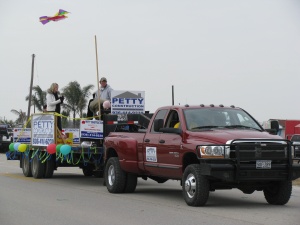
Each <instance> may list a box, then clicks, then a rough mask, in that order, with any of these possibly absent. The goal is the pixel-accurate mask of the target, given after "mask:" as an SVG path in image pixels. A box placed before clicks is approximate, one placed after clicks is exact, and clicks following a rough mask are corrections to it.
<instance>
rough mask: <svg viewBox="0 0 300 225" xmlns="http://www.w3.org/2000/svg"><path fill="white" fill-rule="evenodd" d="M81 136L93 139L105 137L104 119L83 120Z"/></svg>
mask: <svg viewBox="0 0 300 225" xmlns="http://www.w3.org/2000/svg"><path fill="white" fill-rule="evenodd" d="M80 137H81V138H91V139H102V138H103V121H102V120H81V122H80Z"/></svg>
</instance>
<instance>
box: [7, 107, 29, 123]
mask: <svg viewBox="0 0 300 225" xmlns="http://www.w3.org/2000/svg"><path fill="white" fill-rule="evenodd" d="M10 111H11V112H12V113H14V114H15V115H17V116H18V118H17V120H16V121H15V124H22V126H23V125H25V123H26V120H27V116H26V112H23V111H22V109H20V110H19V111H18V110H16V109H12V110H10Z"/></svg>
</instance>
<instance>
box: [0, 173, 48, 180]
mask: <svg viewBox="0 0 300 225" xmlns="http://www.w3.org/2000/svg"><path fill="white" fill-rule="evenodd" d="M0 176H3V177H10V178H14V179H20V180H27V181H33V182H42V181H43V180H42V179H35V178H33V177H25V176H22V175H19V174H12V173H0Z"/></svg>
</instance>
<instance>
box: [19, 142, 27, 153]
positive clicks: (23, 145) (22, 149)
mask: <svg viewBox="0 0 300 225" xmlns="http://www.w3.org/2000/svg"><path fill="white" fill-rule="evenodd" d="M26 149H27V145H26V144H20V145H19V147H18V150H19V152H25V151H26Z"/></svg>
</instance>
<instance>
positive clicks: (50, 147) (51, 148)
mask: <svg viewBox="0 0 300 225" xmlns="http://www.w3.org/2000/svg"><path fill="white" fill-rule="evenodd" d="M47 152H48V153H49V154H54V153H56V144H50V145H48V146H47Z"/></svg>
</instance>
